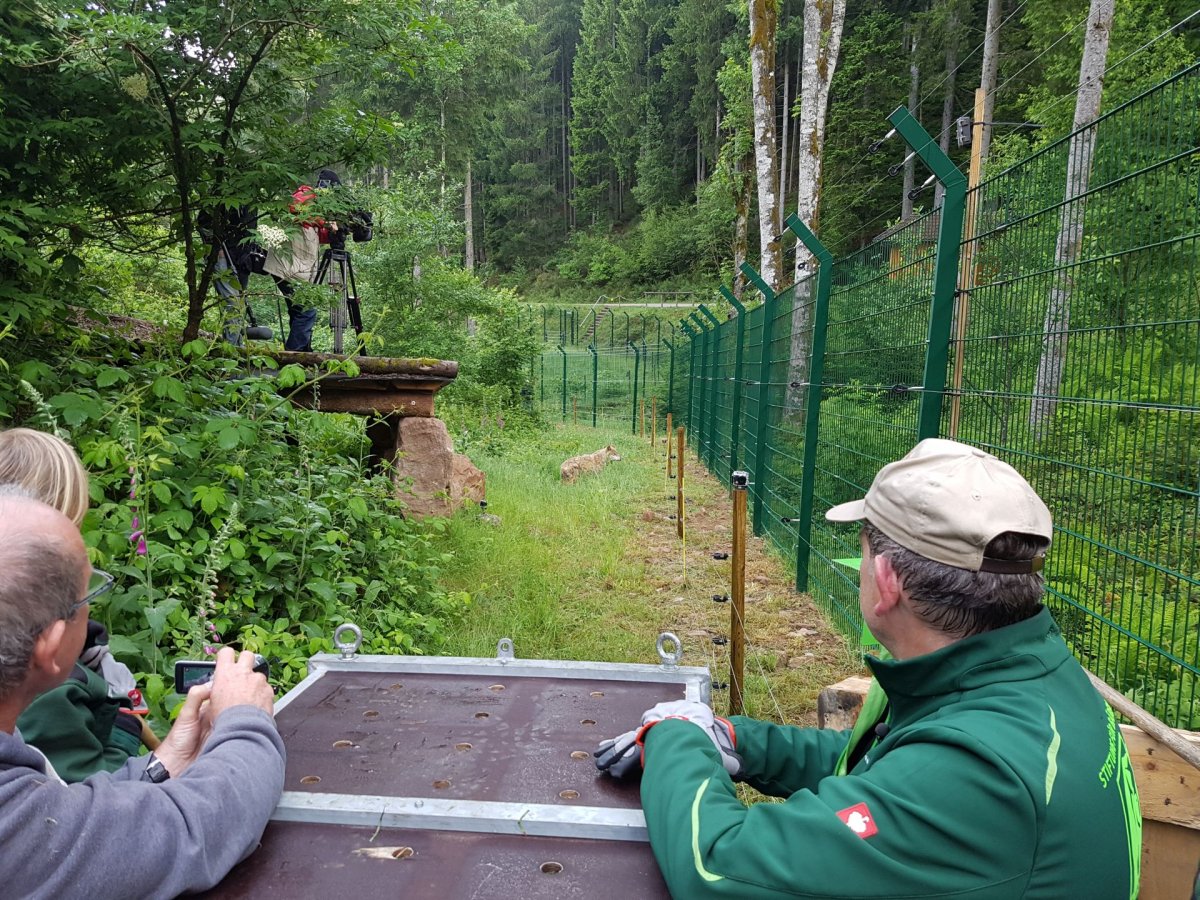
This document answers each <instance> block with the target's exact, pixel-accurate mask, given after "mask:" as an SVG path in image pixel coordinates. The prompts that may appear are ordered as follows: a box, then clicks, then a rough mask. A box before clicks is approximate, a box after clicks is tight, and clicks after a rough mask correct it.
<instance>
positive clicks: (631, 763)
mask: <svg viewBox="0 0 1200 900" xmlns="http://www.w3.org/2000/svg"><path fill="white" fill-rule="evenodd" d="M664 719H682V720H684V721H686V722H691V723H692V724H693V725H696V726H697V727H699V728H701V729H702V730H703V731H704V733H705V734H707V735H708V738H709V740H711V741H712V742H713V745H714V746H715V747H716V748H717V751H718V752H719V753H720V754H721V765H723V766H724V767H725V771H726V772H728V773H729V774H730V776H732V777H735V778H736V777H737V774H738V773H739V772H740V771H741V770H742V758H741V757H740V756H738V754H737V751H736V748H737V734H736V732H735V731H734V729H733V725H732V723H730V722H729V720H728V719H722V718H720V717H717V716H714V715H713V711H712V709H711V708H710V707H709V706H707V705H706V704H704V703H699V702H697V701H695V700H670V701H667V702H666V703H659V704H658V705H657V706H653V707H651V708H650V709H648V710H646V711H645V712H644V713H642V727H641V728H639V729H637V730H636V731H628V732H626V733H625V734H623V735H621V736H620V737H616V738H612V739H611V740H608V741H603V742H602V743H601V744H600V746H599V747H598V748H596V751H595V756H596V768H598V769H600V771H602V772H608V773H609V774H610V775H612V776H613V777H615V778H625V777H628V776H629V775H631V774H634V773H640V772H641V764H642V752H643V749H644V742H645V740H646V732H648V731H649V730H650V729H651V728H653V727H654V726H655V725H657V724H658V723H659V722H661V721H663V720H664Z"/></svg>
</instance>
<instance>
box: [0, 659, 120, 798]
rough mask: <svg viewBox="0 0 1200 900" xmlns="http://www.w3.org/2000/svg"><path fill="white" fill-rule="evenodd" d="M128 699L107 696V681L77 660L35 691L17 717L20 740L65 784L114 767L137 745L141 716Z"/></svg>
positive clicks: (115, 768) (117, 767)
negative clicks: (66, 673)
mask: <svg viewBox="0 0 1200 900" xmlns="http://www.w3.org/2000/svg"><path fill="white" fill-rule="evenodd" d="M123 707H128V703H123V702H122V701H120V700H117V699H114V698H112V697H109V696H108V682H107V681H105V680H104V678H102V677H101V676H100V675H98V674H96V673H95V672H93V671H92V670H91V669H89V668H87V667H86V666H82V665H79V664H76V665H75V668H74V669H73V670H72V672H71V677H69V678H68V679H67V680H66V681H65V682H63V683H62V684H60V685H59V686H58V687H55V688H51V689H50V690H48V691H46V693H44V694H41V695H40V696H38V697H37V699H35V700H34V701H33V703H31V704H29V706H28V708H26V709H25V711H24V712H22V713H21V715H20V717H19V718H18V719H17V727H18V728H20V729H21V735H22V737H24V738H25V740H26V742H27V743H29V744H32V745H33V746H35V747H37V748H38V749H39V750H41V751H42V753H44V754H46V758H47V759H49V760H50V764H51V765H53V766H54V771H55V772H57V773H58V777H59V778H61V779H62V780H63V781H65V782H67V783H68V784H74V783H75V782H76V781H83V780H84V779H85V778H87V777H88V776H89V775H94V774H95V773H97V772H115V771H116V770H117V769H119V768H121V766H123V765H125V760H127V759H129V757H131V756H137V755H138V754H139V753H140V752H141V748H142V738H141V734H142V723H141V719H139V718H138V717H137V716H135V715H132V714H131V713H129V712H126V711H123Z"/></svg>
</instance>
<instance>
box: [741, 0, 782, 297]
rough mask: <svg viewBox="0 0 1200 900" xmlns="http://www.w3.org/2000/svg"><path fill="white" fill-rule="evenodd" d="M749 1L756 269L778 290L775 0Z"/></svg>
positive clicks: (777, 11) (780, 222)
mask: <svg viewBox="0 0 1200 900" xmlns="http://www.w3.org/2000/svg"><path fill="white" fill-rule="evenodd" d="M749 2H750V82H751V86H752V87H751V91H752V94H753V98H754V171H755V175H756V176H757V180H758V232H759V241H758V243H759V264H758V268H759V273H760V274H761V275H762V277H763V281H765V282H766V283H767V284H768V285H770V286H771V289H772V290H779V275H780V272H779V269H780V260H781V257H782V254H781V253H780V251H779V242H778V241H777V240H776V239H775V238H776V237H777V236H778V234H779V232H780V231H781V230H782V228H783V218H782V216H781V212H782V210H781V209H780V206H779V176H778V168H779V157H778V151H777V149H776V145H775V26H776V25H777V23H778V21H779V5H778V0H749Z"/></svg>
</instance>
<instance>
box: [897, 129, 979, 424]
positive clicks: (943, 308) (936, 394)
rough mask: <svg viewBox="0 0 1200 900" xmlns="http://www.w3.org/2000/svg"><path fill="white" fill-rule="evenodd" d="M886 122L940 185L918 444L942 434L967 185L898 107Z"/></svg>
mask: <svg viewBox="0 0 1200 900" xmlns="http://www.w3.org/2000/svg"><path fill="white" fill-rule="evenodd" d="M888 121H889V122H891V123H892V126H893V127H894V128H895V129H896V131H897V132H898V133H899V135H900V137H902V138H904V142H905V143H906V144H908V146H909V147H911V148H912V150H913V152H914V153H916V154H917V156H919V157H921V162H923V163H925V165H927V166H928V167H929V168H930V170H931V171H932V172H933V174H934V177H936V178H937V180H938V181H940V182H941V183H942V215H941V220H940V221H939V223H938V244H937V256H936V257H935V259H934V264H933V302H932V304H931V305H930V308H929V332H928V338H927V347H926V351H925V377H924V378H923V379H922V382H921V406H920V410H919V412H918V413H917V440H924V439H925V438H927V437H937V436H938V434H939V433H940V432H941V422H942V400H943V397H944V394H945V392H946V364H947V358H948V356H949V354H950V326H951V322H952V320H953V318H954V295H955V291H956V290H957V288H958V255H959V250H960V248H961V247H962V226H963V211H964V209H965V208H966V205H967V179H966V178H965V177H963V173H962V172H960V171H958V169H957V167H956V166H955V165H954V163H952V162H951V161H950V158H949V157H948V156H946V154H945V153H943V152H942V150H941V148H940V147H939V146H938V145H937V142H936V141H934V139H933V138H931V137H930V136H929V132H927V131H926V130H925V129H924V128H922V127H921V125H920V123H919V122H917V120H916V119H914V118H913V116H912V113H910V112H909V111H908V110H907V109H905V108H904V107H903V106H901V107H900V108H899V109H897V110H896V111H895V112H894V113H892V114H891V115H890V116H888Z"/></svg>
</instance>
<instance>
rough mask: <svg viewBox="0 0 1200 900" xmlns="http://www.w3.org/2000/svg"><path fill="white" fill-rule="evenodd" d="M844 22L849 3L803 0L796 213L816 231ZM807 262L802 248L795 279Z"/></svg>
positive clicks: (837, 0) (843, 1)
mask: <svg viewBox="0 0 1200 900" xmlns="http://www.w3.org/2000/svg"><path fill="white" fill-rule="evenodd" d="M845 22H846V0H805V3H804V63H803V71H802V72H801V75H800V133H799V134H798V135H797V138H796V144H797V147H798V149H799V152H800V160H799V165H798V166H797V170H798V175H797V178H796V215H797V216H798V217H799V218H800V219H801V220H803V222H804V224H805V225H807V226H808V227H809V228H811V229H812V230H813V231H814V232H817V233H818V234H819V232H818V231H817V217H818V213H819V211H820V193H821V156H822V154H823V153H824V151H825V116H826V113H827V112H828V111H829V85H830V82H832V81H833V73H834V70H835V69H836V68H837V61H838V51H839V50H840V49H841V44H842V26H843V25H844V24H845ZM808 262H809V254H808V253H807V252H804V251H803V249H800V250H797V252H796V280H797V281H799V280H800V277H801V273H802V272H804V270H805V267H806V266H807V264H808Z"/></svg>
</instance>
